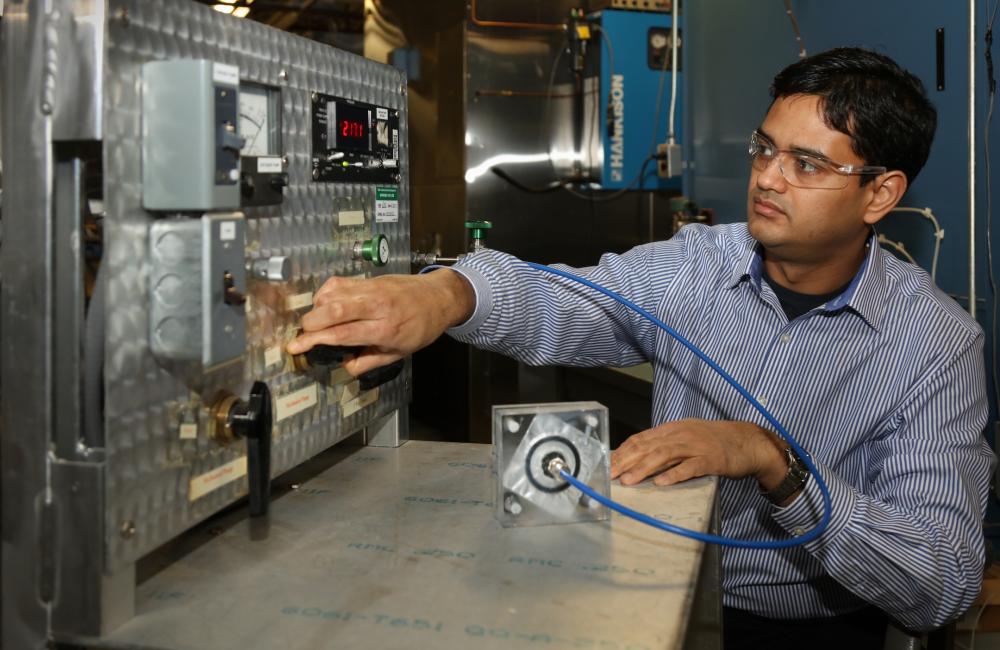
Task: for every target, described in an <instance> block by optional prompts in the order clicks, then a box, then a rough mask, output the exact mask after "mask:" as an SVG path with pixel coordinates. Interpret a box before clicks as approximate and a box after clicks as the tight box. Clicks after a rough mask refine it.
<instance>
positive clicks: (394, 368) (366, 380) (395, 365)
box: [358, 359, 404, 390]
mask: <svg viewBox="0 0 1000 650" xmlns="http://www.w3.org/2000/svg"><path fill="white" fill-rule="evenodd" d="M403 365H404V364H403V360H402V359H399V360H398V361H393V362H392V363H390V364H389V365H387V366H382V367H381V368H375V369H374V370H369V371H368V372H366V373H364V374H363V375H361V376H360V377H358V387H359V388H360V389H361V390H371V389H373V388H375V387H376V386H381V385H382V384H384V383H386V382H387V381H391V380H393V379H395V378H396V377H398V376H399V373H400V372H401V371H402V370H403Z"/></svg>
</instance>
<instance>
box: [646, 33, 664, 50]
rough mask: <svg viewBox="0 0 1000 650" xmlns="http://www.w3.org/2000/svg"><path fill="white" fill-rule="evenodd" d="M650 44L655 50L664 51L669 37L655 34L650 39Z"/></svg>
mask: <svg viewBox="0 0 1000 650" xmlns="http://www.w3.org/2000/svg"><path fill="white" fill-rule="evenodd" d="M649 44H650V45H652V46H653V49H654V50H662V49H663V48H665V47H666V46H667V37H666V35H665V34H660V33H658V32H653V33H652V34H651V35H650V37H649Z"/></svg>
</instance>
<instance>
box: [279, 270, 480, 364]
mask: <svg viewBox="0 0 1000 650" xmlns="http://www.w3.org/2000/svg"><path fill="white" fill-rule="evenodd" d="M475 304H476V296H475V292H474V291H473V289H472V285H471V284H469V282H468V281H467V280H466V279H465V278H464V277H462V275H461V274H459V273H457V272H455V271H452V270H451V269H438V270H436V271H433V272H431V273H425V274H423V275H383V276H379V277H376V278H372V279H358V278H340V277H333V278H330V279H329V280H327V281H326V282H325V283H324V284H323V286H322V287H321V288H320V290H319V291H317V292H316V295H315V296H314V297H313V308H312V311H310V312H309V313H307V314H305V315H304V316H303V317H302V334H300V335H299V336H298V338H296V339H294V340H293V341H291V342H290V343H289V344H288V348H287V349H288V352H289V353H291V354H300V353H302V352H305V351H307V350H309V349H310V348H312V347H313V346H314V345H319V344H326V345H351V346H361V347H363V348H364V350H363V351H362V353H361V354H360V355H359V356H358V357H356V358H354V359H350V360H348V361H346V362H344V368H346V369H347V371H348V372H350V373H351V374H352V375H354V376H358V375H360V374H363V373H365V372H367V371H369V370H371V369H373V368H378V367H379V366H384V365H386V364H389V363H392V362H393V361H395V360H397V359H401V358H403V357H405V356H406V355H408V354H412V353H414V352H416V351H417V350H419V349H420V348H422V347H425V346H427V345H429V344H430V343H432V342H433V341H434V340H435V339H437V338H438V337H439V336H441V334H442V333H444V331H445V330H446V329H448V328H449V327H453V326H455V325H459V324H461V323H463V322H465V321H466V320H468V319H469V317H470V316H471V315H472V312H473V310H474V309H475Z"/></svg>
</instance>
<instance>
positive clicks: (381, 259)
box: [361, 235, 389, 266]
mask: <svg viewBox="0 0 1000 650" xmlns="http://www.w3.org/2000/svg"><path fill="white" fill-rule="evenodd" d="M361 257H363V258H364V259H366V260H368V261H369V262H371V263H372V264H374V265H375V266H385V265H386V264H388V263H389V240H388V239H386V238H385V235H375V236H374V237H372V238H371V239H369V240H368V241H366V242H362V243H361Z"/></svg>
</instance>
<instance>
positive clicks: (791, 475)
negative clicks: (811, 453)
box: [761, 447, 809, 506]
mask: <svg viewBox="0 0 1000 650" xmlns="http://www.w3.org/2000/svg"><path fill="white" fill-rule="evenodd" d="M785 459H786V460H787V461H788V473H787V474H785V478H784V480H782V481H781V483H779V484H778V485H777V487H775V488H774V489H773V490H769V491H767V492H764V491H763V490H761V493H762V494H763V495H764V498H766V499H767V500H768V501H770V502H771V503H773V504H774V505H776V506H780V505H781V504H782V503H783V502H784V501H785V499H787V498H788V497H790V496H792V495H793V494H795V492H796V490H798V489H799V488H801V487H802V486H803V485H805V484H806V480H807V479H808V478H809V469H808V468H807V467H806V465H805V463H803V462H802V459H801V458H799V455H798V454H796V453H795V450H794V449H792V448H791V447H785Z"/></svg>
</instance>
